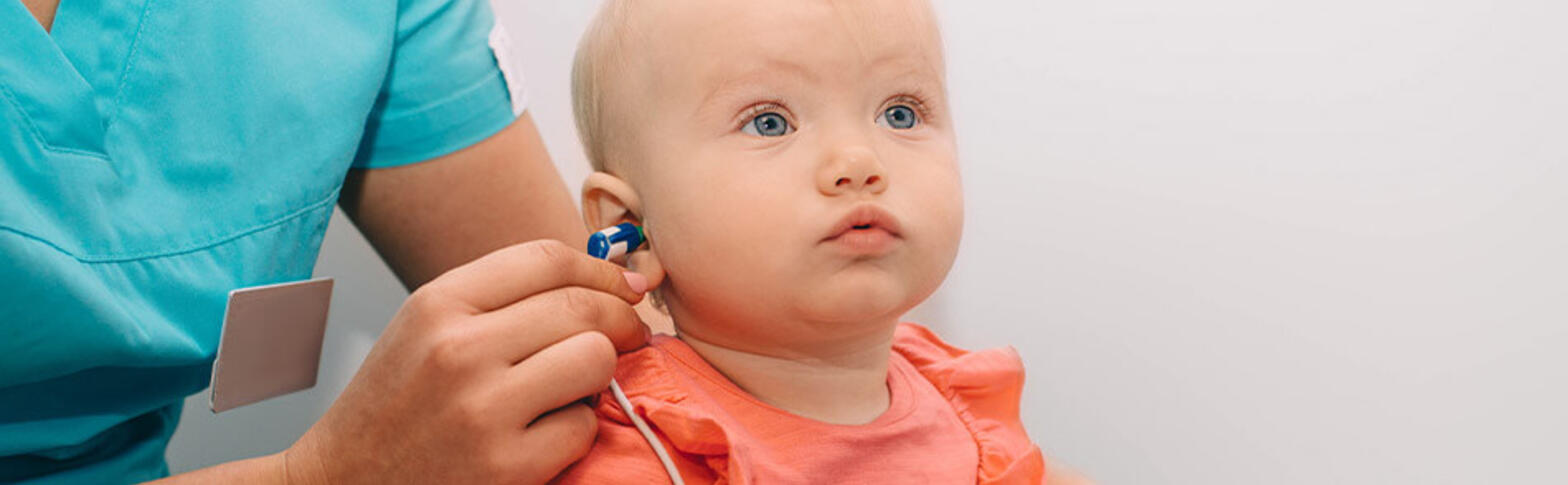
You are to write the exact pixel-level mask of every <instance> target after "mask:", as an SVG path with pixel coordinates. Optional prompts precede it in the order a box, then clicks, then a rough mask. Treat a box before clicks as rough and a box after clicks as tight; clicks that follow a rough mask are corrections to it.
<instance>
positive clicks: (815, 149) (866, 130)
mask: <svg viewBox="0 0 1568 485" xmlns="http://www.w3.org/2000/svg"><path fill="white" fill-rule="evenodd" d="M644 6H647V7H649V9H650V10H656V12H649V13H650V14H651V15H653V16H655V17H657V18H650V19H648V21H647V22H643V23H642V24H643V25H647V26H650V27H649V30H648V31H645V32H641V33H639V35H634V36H629V37H628V41H629V42H641V40H638V39H641V38H647V39H658V40H657V41H650V42H649V44H648V46H647V47H639V46H629V47H628V48H627V50H628V51H629V54H628V55H630V56H642V60H641V62H638V61H633V62H637V63H638V64H640V67H639V68H637V69H629V70H628V76H629V77H634V78H636V79H629V80H627V81H629V82H630V83H631V84H630V85H632V86H635V88H633V89H632V90H629V91H625V92H626V93H628V94H629V96H631V97H635V98H636V99H635V100H629V102H630V103H632V104H634V105H635V107H633V108H631V109H628V110H626V111H624V112H626V113H636V114H635V115H634V116H631V117H629V118H625V119H621V120H616V122H617V123H622V124H623V126H625V127H627V130H625V131H624V132H623V133H629V134H631V135H630V136H631V138H630V139H629V140H628V142H630V143H632V144H633V145H634V148H632V149H630V150H627V151H625V152H623V153H633V154H636V156H638V157H642V158H641V159H639V160H628V162H629V164H627V165H635V166H637V167H638V168H629V169H628V171H629V172H630V173H628V175H630V177H629V180H628V181H629V182H630V183H631V185H632V186H633V188H635V189H636V190H637V192H638V193H639V194H640V196H641V200H642V212H643V213H642V214H641V215H642V217H643V222H644V224H645V227H646V229H647V232H648V235H649V237H650V240H651V241H652V249H653V251H654V254H655V255H657V257H658V259H659V261H660V262H661V264H662V265H663V266H664V268H665V270H666V272H667V275H668V276H667V278H668V279H667V280H666V286H664V287H663V291H664V298H665V301H666V304H668V305H669V307H670V311H671V314H672V316H674V317H675V318H676V321H677V323H678V324H680V325H681V326H682V327H681V330H682V331H683V332H687V333H691V334H695V335H698V336H699V337H705V338H706V339H708V340H709V341H729V342H730V343H736V342H746V341H753V342H755V341H759V340H757V339H762V340H760V341H763V342H779V341H780V340H787V339H809V338H820V337H822V336H821V335H813V333H814V332H815V330H811V329H816V330H820V331H824V332H829V333H834V332H846V331H848V332H857V333H861V334H865V333H866V332H870V331H872V329H870V328H865V327H864V326H858V327H857V326H855V325H854V324H860V323H866V322H874V323H887V322H888V321H889V320H890V319H895V318H897V317H899V316H901V315H902V314H903V313H904V312H906V311H908V310H909V308H911V307H913V306H914V305H915V304H917V303H919V302H920V301H922V300H924V299H925V298H926V297H927V296H929V295H930V294H931V292H933V291H935V289H936V288H937V286H938V285H939V284H940V283H941V281H942V279H943V278H944V277H945V276H946V274H947V272H948V269H949V268H950V267H951V266H952V262H953V258H954V256H955V255H956V253H957V249H958V240H959V234H960V233H961V232H962V231H961V229H962V224H963V202H962V200H963V198H962V194H961V191H960V184H959V175H958V166H957V161H956V151H955V146H954V137H953V129H952V120H951V118H950V117H949V114H948V106H947V101H946V99H945V88H946V87H945V84H944V82H945V81H944V75H943V69H944V67H943V59H942V51H941V46H940V39H939V38H938V36H937V33H936V26H935V25H934V19H933V18H932V13H931V11H930V9H929V7H928V6H927V5H925V4H924V3H923V2H919V1H905V0H862V1H853V2H830V1H788V2H737V1H729V0H720V1H686V0H676V1H671V2H657V3H654V4H644ZM641 36H647V37H641ZM716 322H724V323H727V324H716ZM792 322H793V323H794V324H792ZM736 323H739V325H735V324H736ZM799 323H805V324H807V325H804V326H802V325H799ZM824 324H825V325H824ZM709 327H711V328H709ZM803 327H804V328H803Z"/></svg>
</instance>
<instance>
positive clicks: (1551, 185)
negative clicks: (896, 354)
mask: <svg viewBox="0 0 1568 485" xmlns="http://www.w3.org/2000/svg"><path fill="white" fill-rule="evenodd" d="M499 8H500V12H501V14H502V17H503V20H504V22H506V23H507V24H508V25H510V26H511V27H512V28H513V29H512V30H513V35H514V37H515V40H516V41H517V44H518V46H519V47H521V49H522V52H521V53H520V54H519V56H518V60H519V62H520V64H521V65H522V67H523V69H524V72H525V73H526V75H527V76H528V78H529V79H528V81H529V83H530V92H531V95H530V97H531V99H532V104H531V108H530V111H531V112H532V113H533V116H534V117H535V118H536V120H537V121H539V125H540V129H541V130H542V131H543V132H544V135H545V139H546V142H547V143H548V144H549V146H550V147H551V148H552V153H553V154H554V155H555V157H556V158H557V159H558V160H559V162H560V163H561V165H562V172H563V174H564V176H565V177H566V178H567V180H568V181H569V182H570V183H571V185H572V186H573V188H574V190H575V187H576V185H577V182H579V181H580V180H581V177H582V176H583V175H584V174H585V173H586V165H585V164H584V163H583V161H582V157H581V155H580V153H579V152H578V149H577V141H576V138H575V135H574V134H573V133H572V125H571V123H570V110H569V109H568V106H569V101H568V98H567V92H568V89H567V82H566V72H567V69H568V66H569V64H570V55H571V48H572V46H573V45H574V44H575V40H576V37H577V34H578V32H579V31H580V29H581V28H582V26H583V25H584V24H585V23H586V21H587V19H588V17H589V15H590V14H591V11H592V9H593V6H592V4H591V2H570V1H554V2H543V1H535V0H529V1H524V2H511V3H505V4H503V5H500V7H499ZM938 8H939V10H940V11H941V15H942V17H943V22H944V25H945V35H946V41H947V44H948V46H949V52H948V57H949V71H950V76H951V83H950V84H951V86H950V87H951V91H952V97H953V98H954V100H955V106H954V109H955V111H956V113H957V117H958V123H959V130H960V133H959V136H960V143H961V151H962V157H963V163H964V164H965V168H964V170H965V177H966V179H965V186H966V188H967V189H968V192H967V195H968V204H969V205H968V210H969V219H968V226H967V227H966V234H965V240H964V249H963V251H962V254H961V255H960V257H959V262H958V265H957V267H956V269H955V271H954V273H953V275H952V276H951V277H950V278H949V281H948V283H947V286H946V287H945V288H944V290H943V291H942V292H941V293H939V296H938V297H937V299H936V300H935V301H934V302H933V304H932V305H930V306H928V307H927V308H925V309H924V310H923V311H921V312H919V313H920V314H922V316H921V317H920V318H922V319H923V320H926V321H928V322H930V323H932V324H933V325H934V326H935V327H937V328H938V329H939V330H940V331H941V332H943V333H944V334H945V335H946V336H947V337H948V338H949V339H951V340H953V341H955V342H957V343H959V344H961V345H964V346H969V347H984V346H994V345H1000V344H1012V345H1015V346H1017V347H1018V349H1019V350H1020V352H1021V353H1022V354H1023V355H1024V358H1025V360H1026V362H1027V364H1028V366H1029V384H1028V389H1027V391H1028V392H1027V395H1026V396H1025V402H1024V408H1025V419H1026V422H1027V425H1028V426H1029V428H1030V431H1031V433H1032V435H1033V436H1034V437H1035V439H1036V440H1037V441H1038V442H1040V443H1041V444H1042V446H1043V447H1044V448H1046V450H1047V452H1048V453H1049V454H1051V455H1053V456H1056V457H1057V458H1059V459H1061V460H1063V461H1066V462H1068V463H1071V464H1074V465H1076V466H1078V467H1079V468H1082V469H1084V470H1085V471H1087V472H1088V473H1089V474H1091V475H1093V476H1095V477H1096V478H1098V479H1100V480H1101V481H1102V482H1103V483H1107V484H1110V483H1126V484H1166V483H1169V484H1208V483H1227V484H1257V483H1268V484H1297V483H1299V484H1307V483H1368V484H1383V483H1422V484H1427V483H1456V484H1457V483H1477V482H1479V483H1568V470H1565V469H1564V468H1563V467H1562V466H1560V464H1561V463H1562V462H1563V461H1562V456H1563V454H1564V453H1565V452H1568V417H1565V412H1564V411H1563V410H1564V409H1568V390H1565V383H1568V352H1565V351H1564V349H1568V90H1565V89H1563V88H1562V87H1561V86H1565V85H1568V33H1565V32H1568V30H1564V29H1563V20H1564V19H1568V4H1563V3H1561V2H1549V1H1544V0H1539V1H1529V0H1515V1H1497V2H1485V1H1479V0H1424V1H1415V0H1386V1H1378V2H1367V1H1348V0H1325V1H1317V2H1281V1H1255V0H1254V1H1241V0H1229V1H1227V0H1194V1H1189V2H1167V1H1159V0H1126V1H1112V2H1037V1H1029V0H1009V1H1004V0H992V1H978V2H977V1H969V2H958V1H956V0H948V1H940V2H938ZM317 274H318V275H325V276H334V277H337V278H339V282H338V286H337V294H336V295H335V296H334V300H333V305H334V306H333V315H332V320H331V327H330V329H329V331H328V346H329V347H328V349H327V350H326V353H325V356H324V359H325V360H326V365H325V368H324V369H323V371H322V375H321V383H320V385H319V386H318V387H317V388H316V389H314V390H312V391H308V392H305V393H301V394H297V395H293V396H289V397H285V398H280V399H277V400H274V401H271V402H266V403H262V404H259V405H255V406H252V407H249V408H244V409H240V410H236V411H232V412H230V413H225V414H224V415H222V416H216V417H215V416H212V415H211V414H210V413H207V412H206V411H205V407H204V403H205V399H206V398H205V395H199V396H196V397H193V398H192V399H191V401H190V402H189V405H188V406H187V417H186V419H185V422H184V423H182V429H181V431H180V433H179V434H178V435H176V438H175V443H174V445H173V446H172V448H171V451H170V460H171V462H172V463H173V464H174V466H175V468H176V469H177V470H183V469H189V468H191V467H193V466H199V465H204V464H210V463H214V462H217V461H220V460H227V459H232V458H237V457H244V456H253V455H256V454H261V453H266V452H272V451H276V450H278V449H281V448H283V447H284V446H287V444H288V443H289V442H291V441H292V440H293V439H294V438H295V437H297V436H298V435H299V433H300V432H302V431H303V430H304V429H305V428H306V427H308V426H309V424H310V422H311V421H312V420H314V419H315V418H316V417H317V416H319V415H320V414H321V412H322V411H324V410H325V407H326V406H327V404H328V403H329V402H330V400H331V399H332V397H333V396H335V395H336V394H337V392H338V391H339V390H341V389H342V387H343V384H344V383H345V382H346V381H347V379H348V377H349V375H350V374H351V373H352V370H353V367H354V365H355V364H356V363H357V362H358V361H359V359H361V358H363V356H364V353H365V352H366V351H367V350H368V348H369V345H370V342H371V341H372V339H373V338H374V335H375V333H376V332H377V331H379V329H380V327H381V325H383V324H384V322H385V321H386V320H387V318H388V317H390V316H391V314H392V313H393V311H395V306H396V304H397V301H398V300H399V299H400V298H401V296H402V294H403V293H402V291H401V290H400V288H399V287H398V285H397V284H396V283H395V281H394V280H393V279H392V277H391V275H390V273H389V272H388V271H387V270H386V269H385V268H384V267H382V266H381V265H380V263H379V262H378V261H377V260H375V258H374V255H373V254H372V253H371V252H370V251H369V249H368V247H367V246H365V244H364V242H363V240H362V239H360V238H359V236H358V234H356V233H354V231H353V229H352V228H351V227H349V226H348V225H346V224H344V223H343V220H342V218H338V219H336V220H335V221H334V223H333V226H332V227H331V228H330V229H329V232H328V237H327V243H326V249H325V250H324V251H323V254H322V256H321V261H320V266H319V267H318V270H317Z"/></svg>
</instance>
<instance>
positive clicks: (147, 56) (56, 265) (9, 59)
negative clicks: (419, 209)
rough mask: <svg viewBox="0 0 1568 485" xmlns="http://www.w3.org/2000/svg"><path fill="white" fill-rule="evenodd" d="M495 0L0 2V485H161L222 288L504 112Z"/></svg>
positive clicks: (263, 272)
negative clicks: (347, 198) (36, 13)
mask: <svg viewBox="0 0 1568 485" xmlns="http://www.w3.org/2000/svg"><path fill="white" fill-rule="evenodd" d="M493 24H494V19H493V17H492V14H491V12H490V10H489V5H488V4H487V3H486V2H485V0H399V1H391V0H383V1H371V0H363V1H320V0H267V1H223V0H112V1H111V0H66V1H64V2H61V4H60V9H59V11H58V12H57V14H56V17H55V20H54V25H53V30H52V33H46V32H45V31H44V30H43V29H42V28H41V27H40V26H39V25H38V23H37V21H36V20H34V18H33V17H32V16H31V15H30V14H29V13H28V11H27V10H26V9H25V8H24V7H23V6H22V4H21V3H20V2H17V1H15V0H0V162H3V163H0V482H6V483H9V482H17V481H20V482H27V483H34V482H36V483H93V484H100V483H125V482H135V481H142V480H147V479H153V478H158V477H160V476H163V475H165V474H167V473H168V467H167V465H166V464H165V461H164V450H165V447H166V445H167V443H168V440H169V436H170V435H171V434H172V433H173V431H174V427H175V424H176V423H178V421H179V417H180V416H179V415H180V407H181V402H182V399H183V398H184V397H186V396H188V395H190V394H193V393H196V392H198V391H200V390H202V389H203V388H205V387H206V386H207V383H208V378H209V376H210V372H211V365H212V360H213V355H214V353H215V351H216V348H217V343H218V332H219V328H220V326H221V323H222V317H223V312H224V305H225V302H226V298H227V294H228V292H229V291H230V290H233V289H236V288H242V287H248V286H255V285H262V284H269V283H277V282H284V281H293V280H301V279H306V278H309V277H310V276H311V270H312V266H313V265H314V263H315V260H316V255H317V251H318V250H319V248H320V244H321V239H322V236H323V234H324V232H325V230H326V226H327V220H328V218H329V217H330V216H331V214H332V206H333V204H334V203H335V202H336V200H337V197H338V190H339V187H340V186H341V185H342V182H343V178H344V175H345V173H346V172H347V171H348V170H349V169H350V168H351V167H357V168H375V167H384V166H393V165H399V164H405V163H412V162H418V161H422V160H427V159H430V158H433V157H437V156H440V155H443V154H447V153H450V152H453V151H456V150H458V149H460V148H463V147H466V146H469V145H472V144H474V143H475V142H478V141H480V140H482V139H484V138H486V137H488V136H490V135H492V134H494V133H495V132H497V131H499V130H500V129H502V128H504V127H505V126H506V125H508V124H509V123H510V122H511V121H512V120H513V118H514V115H513V112H512V107H511V105H510V104H509V96H508V92H507V87H506V84H505V80H504V78H503V77H502V75H501V72H500V70H499V69H498V67H497V63H496V59H495V57H494V55H493V54H492V52H491V50H490V48H489V46H488V43H487V38H488V34H489V33H490V30H491V28H492V26H493Z"/></svg>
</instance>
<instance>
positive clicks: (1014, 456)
mask: <svg viewBox="0 0 1568 485" xmlns="http://www.w3.org/2000/svg"><path fill="white" fill-rule="evenodd" d="M893 351H894V352H896V353H898V354H899V355H902V356H903V357H904V358H905V359H907V360H909V362H910V363H911V364H914V366H915V369H916V370H918V371H919V372H920V374H921V375H922V376H924V377H925V378H926V379H927V380H929V381H931V384H932V385H933V386H935V387H936V388H937V390H938V391H940V392H941V393H942V395H943V396H945V397H947V400H948V401H949V402H950V403H951V404H952V405H953V410H954V411H956V412H957V413H958V418H959V420H960V421H963V423H964V426H965V427H967V428H968V429H969V432H970V434H971V435H973V436H974V438H975V443H976V445H978V448H979V450H980V470H979V475H978V480H977V483H980V484H1030V483H1041V481H1042V480H1044V478H1045V471H1046V470H1045V457H1044V455H1043V454H1041V452H1040V448H1039V447H1037V446H1035V444H1034V442H1032V441H1030V440H1029V436H1028V434H1027V433H1026V432H1025V431H1024V426H1023V422H1022V420H1020V419H1019V412H1018V411H1019V409H1018V406H1019V402H1020V399H1021V398H1022V397H1023V384H1024V366H1023V361H1022V360H1021V359H1019V357H1018V352H1017V351H1015V350H1013V348H1012V347H1003V348H996V349H988V350H982V351H976V352H969V351H966V350H963V349H959V348H957V347H953V346H951V345H948V344H947V343H945V342H943V341H942V340H941V339H939V338H937V336H936V334H934V333H932V332H931V330H929V329H927V328H925V327H922V326H920V325H916V324H913V323H904V324H901V325H899V328H898V330H897V332H896V333H895V334H894V336H893Z"/></svg>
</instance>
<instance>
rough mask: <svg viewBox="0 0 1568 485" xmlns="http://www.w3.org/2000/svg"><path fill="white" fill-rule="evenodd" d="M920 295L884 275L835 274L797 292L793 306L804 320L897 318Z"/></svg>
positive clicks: (831, 320) (849, 320) (835, 321)
mask: <svg viewBox="0 0 1568 485" xmlns="http://www.w3.org/2000/svg"><path fill="white" fill-rule="evenodd" d="M919 296H920V295H914V294H912V293H911V291H910V288H907V287H905V286H904V285H902V284H899V283H898V282H893V281H887V280H886V279H885V278H884V279H880V280H878V279H874V278H837V279H835V280H833V281H827V282H822V283H819V284H815V285H811V287H810V288H809V289H807V290H806V291H802V292H800V293H799V294H798V296H797V300H796V301H795V307H796V308H797V309H798V311H799V312H800V313H801V314H802V315H801V316H802V317H804V318H805V319H806V320H810V321H816V322H828V323H873V322H881V321H891V322H896V321H897V319H898V317H900V316H902V315H903V314H904V312H907V311H909V309H911V308H914V307H915V305H917V304H919V303H920V298H919Z"/></svg>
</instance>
